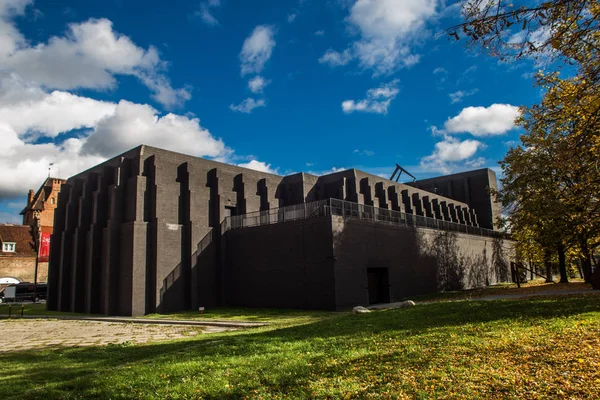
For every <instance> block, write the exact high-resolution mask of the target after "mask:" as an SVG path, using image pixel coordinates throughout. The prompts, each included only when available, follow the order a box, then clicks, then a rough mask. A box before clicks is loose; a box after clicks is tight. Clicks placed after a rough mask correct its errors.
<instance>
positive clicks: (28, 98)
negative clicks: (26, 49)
mask: <svg viewBox="0 0 600 400" xmlns="http://www.w3.org/2000/svg"><path fill="white" fill-rule="evenodd" d="M115 107H116V106H115V104H114V103H110V102H105V101H98V100H93V99H90V98H87V97H80V96H76V95H73V94H71V93H68V92H62V91H58V90H55V91H53V92H51V93H47V92H45V91H43V90H42V89H41V88H39V87H37V86H35V85H33V84H32V83H30V82H25V81H23V80H22V79H20V78H19V77H18V76H17V75H16V74H12V73H10V74H9V73H2V72H0V121H1V122H3V123H5V124H8V125H9V126H10V127H11V128H12V129H13V130H14V131H15V132H16V133H17V134H18V135H27V134H29V135H32V134H33V135H32V136H37V135H42V136H49V137H56V136H57V135H58V134H59V133H61V132H68V131H70V130H73V129H80V128H90V127H93V126H95V125H96V124H97V123H98V121H100V120H101V119H102V118H105V117H107V116H110V115H112V114H113V113H114V111H115Z"/></svg>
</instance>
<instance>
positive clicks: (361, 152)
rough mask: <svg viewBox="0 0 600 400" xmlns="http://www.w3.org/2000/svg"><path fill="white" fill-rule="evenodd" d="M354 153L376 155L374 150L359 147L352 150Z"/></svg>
mask: <svg viewBox="0 0 600 400" xmlns="http://www.w3.org/2000/svg"><path fill="white" fill-rule="evenodd" d="M352 153H354V154H358V155H363V156H369V157H371V156H374V155H375V152H374V151H372V150H359V149H354V151H353V152H352Z"/></svg>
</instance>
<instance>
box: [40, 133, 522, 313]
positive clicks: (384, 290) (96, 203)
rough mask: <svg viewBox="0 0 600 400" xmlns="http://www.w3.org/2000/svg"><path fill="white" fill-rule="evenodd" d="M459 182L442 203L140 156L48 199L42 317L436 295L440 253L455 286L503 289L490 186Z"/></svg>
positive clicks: (506, 245)
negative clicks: (449, 253)
mask: <svg viewBox="0 0 600 400" xmlns="http://www.w3.org/2000/svg"><path fill="white" fill-rule="evenodd" d="M467 174H469V175H468V177H467V179H468V182H473V184H470V185H466V186H465V185H462V186H461V190H462V192H461V195H460V196H459V195H455V193H452V194H447V195H445V196H444V195H442V194H440V193H435V192H436V191H437V190H434V191H427V190H424V189H425V188H426V186H427V185H425V186H423V188H420V187H421V186H420V182H419V181H417V182H416V183H415V184H414V185H413V186H409V185H405V184H401V183H396V182H392V181H389V180H387V179H384V178H381V177H378V176H375V175H371V174H367V173H364V172H361V171H358V170H355V169H350V170H346V171H341V172H337V173H333V174H329V175H325V176H320V177H317V176H314V175H310V174H305V173H298V174H294V175H290V176H285V177H281V176H276V175H271V174H266V173H262V172H257V171H253V170H249V169H245V168H241V167H237V166H233V165H228V164H223V163H218V162H214V161H210V160H205V159H201V158H196V157H193V156H189V155H184V154H179V153H174V152H170V151H166V150H162V149H157V148H153V147H150V146H145V145H142V146H139V147H137V148H134V149H132V150H130V151H128V152H126V153H124V154H121V155H119V156H117V157H114V158H113V159H110V160H108V161H106V162H104V163H102V164H100V165H98V166H96V167H94V168H92V169H90V170H88V171H85V172H83V173H81V174H78V175H76V176H73V177H71V178H70V179H68V180H67V182H66V184H64V185H63V186H62V188H61V191H60V194H59V199H58V206H57V209H56V214H55V227H54V233H53V236H52V241H51V254H50V266H49V277H48V281H49V299H48V303H47V306H48V309H50V310H61V311H74V312H86V313H99V314H106V315H143V314H147V313H153V312H169V311H177V310H184V309H194V308H197V307H198V306H204V307H213V306H221V305H228V306H255V307H289V308H318V309H343V308H347V307H352V306H355V305H359V304H362V305H364V304H368V303H373V302H380V301H394V300H396V299H401V298H404V297H406V296H411V295H416V294H421V293H426V292H432V291H436V290H439V289H440V288H442V289H443V288H444V287H443V285H442V286H440V282H442V283H443V279H442V278H443V276H444V274H445V272H444V268H446V267H447V266H444V265H442V263H441V262H440V257H439V254H438V253H436V252H438V251H439V248H440V243H441V244H442V245H444V246H445V245H451V246H455V247H456V249H458V250H459V253H460V254H461V257H460V259H457V260H456V264H457V268H458V270H459V272H460V273H459V274H458V275H457V277H455V280H458V281H460V282H457V284H459V286H461V287H476V286H483V285H486V284H490V283H494V282H497V281H501V280H506V279H507V277H506V275H507V271H508V261H509V259H510V258H511V257H512V255H511V254H512V244H511V242H510V241H508V240H504V239H502V238H501V237H499V235H497V234H495V233H494V232H493V231H492V230H486V229H483V228H492V227H493V218H494V215H495V214H496V213H497V209H495V208H494V207H495V205H494V204H493V202H492V201H491V198H490V196H489V194H488V192H487V187H495V175H493V172H492V171H490V170H488V169H484V170H479V171H472V172H469V173H467ZM457 178H460V176H455V177H454V179H457ZM486 182H487V183H486ZM425 183H427V182H425ZM465 191H466V192H465ZM438 192H439V191H438ZM465 193H466V194H467V195H465ZM486 196H487V197H486ZM485 198H487V202H486V201H485ZM332 199H333V200H332ZM481 199H484V201H482V200H481ZM336 201H337V202H336ZM482 215H483V216H484V217H483V218H482V217H481V216H482ZM455 275H456V274H455ZM441 277H442V278H441Z"/></svg>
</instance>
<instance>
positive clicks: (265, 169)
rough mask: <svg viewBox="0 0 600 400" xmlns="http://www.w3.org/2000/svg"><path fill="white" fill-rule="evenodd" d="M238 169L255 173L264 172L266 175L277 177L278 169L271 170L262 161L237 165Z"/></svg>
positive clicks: (268, 165)
mask: <svg viewBox="0 0 600 400" xmlns="http://www.w3.org/2000/svg"><path fill="white" fill-rule="evenodd" d="M238 167H242V168H248V169H253V170H255V171H260V172H266V173H267V174H273V175H279V170H278V168H272V167H271V164H267V163H265V162H263V161H258V160H251V161H250V162H247V163H242V164H238Z"/></svg>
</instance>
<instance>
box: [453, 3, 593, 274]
mask: <svg viewBox="0 0 600 400" xmlns="http://www.w3.org/2000/svg"><path fill="white" fill-rule="evenodd" d="M515 3H516V2H515ZM522 3H523V4H522V5H519V4H513V3H511V2H508V1H504V0H468V1H467V2H466V3H465V4H464V6H463V16H464V17H465V22H464V23H462V24H460V25H457V26H454V27H452V28H450V29H448V30H447V31H446V32H447V33H448V34H449V35H450V36H452V37H454V38H456V39H460V38H461V36H462V37H466V38H467V40H468V42H469V45H470V46H472V47H479V48H482V49H484V50H485V51H488V52H489V53H490V54H491V55H493V56H496V57H498V58H500V59H502V60H504V61H507V62H509V61H514V60H518V59H523V58H534V59H536V63H537V65H538V66H540V67H542V68H543V69H544V68H545V69H547V70H550V71H551V72H547V71H544V70H543V69H542V70H540V72H539V73H538V74H537V77H536V85H537V86H539V87H541V88H542V89H543V90H544V97H543V100H542V101H541V103H540V104H536V105H533V106H531V107H522V108H521V116H520V117H519V119H518V121H517V123H518V125H520V126H522V127H523V128H524V129H525V132H526V133H525V134H524V135H522V136H521V145H520V146H518V147H517V148H514V149H511V150H510V151H509V152H508V153H507V155H506V157H505V158H504V160H502V161H501V163H500V164H501V166H502V168H503V171H504V175H505V178H504V179H503V180H502V183H503V188H502V191H501V192H500V193H499V199H500V200H501V202H502V203H503V205H504V206H505V207H507V208H508V210H509V212H508V214H509V215H508V220H509V223H510V227H511V230H512V232H513V233H514V234H515V236H516V237H521V238H527V240H528V241H529V243H534V244H535V245H539V246H540V247H541V248H542V249H545V251H544V252H543V253H544V259H545V260H546V262H547V263H548V260H549V253H548V251H549V250H550V249H552V250H553V251H555V252H557V254H558V259H559V264H560V271H561V281H566V280H567V273H566V257H565V254H566V252H567V251H568V250H569V249H572V248H577V250H578V252H579V253H580V257H581V258H582V260H583V261H584V269H585V270H587V273H586V279H589V270H590V268H589V267H590V266H591V255H592V254H593V251H594V249H595V248H597V247H598V246H599V245H600V240H599V239H600V226H599V225H600V214H599V211H600V208H599V207H600V201H599V194H600V168H599V162H598V160H599V158H600V91H599V85H600V73H599V71H600V32H599V29H598V28H599V21H600V3H599V2H598V1H597V0H553V1H546V2H542V3H535V2H527V3H525V2H522ZM565 66H566V67H567V68H566V69H565V71H564V72H565V75H567V76H568V77H567V78H562V79H561V78H560V75H559V71H561V68H563V67H565ZM520 245H521V247H523V245H522V244H520ZM586 265H587V268H586V267H585V266H586Z"/></svg>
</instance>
